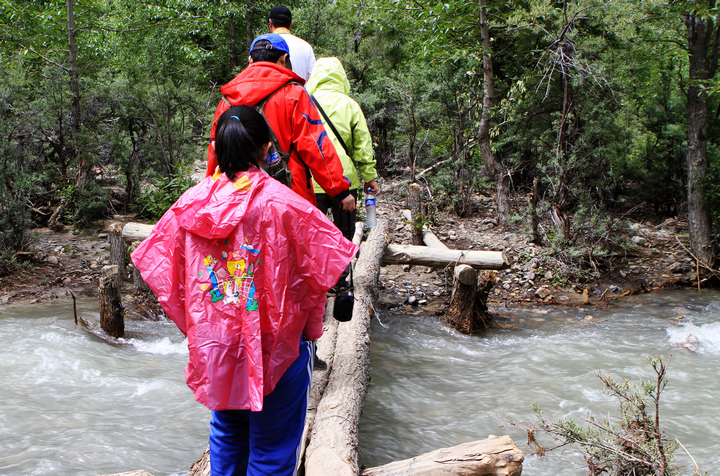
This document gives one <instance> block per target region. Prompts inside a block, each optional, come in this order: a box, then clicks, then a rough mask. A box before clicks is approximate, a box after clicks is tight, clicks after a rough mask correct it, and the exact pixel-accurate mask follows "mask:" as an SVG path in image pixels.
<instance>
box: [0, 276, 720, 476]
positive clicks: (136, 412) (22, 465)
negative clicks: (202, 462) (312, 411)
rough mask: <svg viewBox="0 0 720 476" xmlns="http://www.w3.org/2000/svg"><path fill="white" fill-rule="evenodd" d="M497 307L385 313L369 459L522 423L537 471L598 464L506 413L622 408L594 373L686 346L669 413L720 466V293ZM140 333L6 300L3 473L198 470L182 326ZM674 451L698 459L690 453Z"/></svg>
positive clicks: (635, 366) (92, 310) (569, 471)
mask: <svg viewBox="0 0 720 476" xmlns="http://www.w3.org/2000/svg"><path fill="white" fill-rule="evenodd" d="M79 314H80V315H81V316H82V317H84V318H85V319H88V320H97V319H98V313H97V303H96V302H93V301H90V300H86V301H82V302H80V306H79ZM589 314H592V316H593V318H592V319H588V315H589ZM496 316H497V322H498V323H500V324H503V325H505V326H506V327H505V328H503V329H498V330H493V331H491V332H488V333H486V334H484V335H479V336H465V335H461V334H458V333H457V332H455V331H453V330H451V329H448V328H447V327H446V326H445V325H444V324H443V323H442V321H441V320H438V319H437V318H435V317H423V318H418V317H410V316H407V315H404V316H403V315H401V314H396V315H391V314H385V313H383V314H382V315H381V320H382V323H383V324H384V326H386V327H383V325H380V324H379V323H378V321H374V322H373V324H372V332H371V337H372V347H371V365H372V368H371V375H372V380H373V385H372V387H371V388H370V392H369V394H368V397H367V401H366V403H365V408H364V412H363V417H362V419H361V421H360V431H361V435H360V449H361V462H362V463H363V464H365V465H367V466H376V465H380V464H384V463H388V462H390V461H394V460H398V459H404V458H409V457H412V456H416V455H419V454H421V453H424V452H427V451H431V450H434V449H437V448H441V447H447V446H453V445H456V444H460V443H463V442H466V441H472V440H477V439H484V438H486V437H487V436H488V435H491V434H496V435H501V434H510V435H511V436H512V437H513V439H514V440H515V442H516V443H517V444H518V446H519V447H520V448H521V449H523V450H524V451H525V452H526V460H525V463H524V466H523V467H524V470H523V474H524V475H526V476H527V475H530V476H533V475H534V476H560V475H573V476H574V475H583V476H584V475H586V474H587V469H586V468H585V467H584V466H583V459H582V457H581V455H580V454H579V453H577V452H575V451H573V450H567V449H566V450H564V451H562V452H551V453H550V454H549V456H547V457H545V458H543V459H538V458H537V457H534V456H530V455H529V451H528V448H527V447H526V446H525V440H526V438H525V434H524V432H522V431H521V430H518V429H514V428H501V427H500V425H501V424H502V423H503V421H504V419H507V420H522V419H527V418H528V417H529V416H530V415H531V411H530V408H529V407H530V404H531V402H537V403H538V404H539V405H540V407H541V408H542V409H543V410H544V412H545V415H546V416H547V417H548V418H550V419H558V418H561V417H582V416H584V415H586V413H587V412H588V411H591V412H593V414H595V415H598V416H600V415H603V414H604V415H610V416H611V417H612V416H614V415H615V413H616V408H617V403H616V401H615V400H614V399H612V398H610V397H608V396H607V395H605V394H604V393H603V392H602V386H601V384H600V381H599V380H598V379H597V377H595V376H594V375H593V373H594V372H595V371H601V372H603V373H608V374H611V375H613V376H615V377H617V378H630V379H633V380H637V379H638V378H640V377H642V378H651V377H653V372H652V369H651V368H650V366H649V365H648V364H647V362H646V357H647V356H660V355H662V356H664V357H665V360H667V358H668V357H669V356H670V355H671V354H672V360H671V362H670V369H669V384H668V386H667V388H666V390H665V393H664V394H663V397H662V398H663V400H662V407H661V424H662V425H663V427H664V429H665V431H666V434H667V435H670V436H672V437H674V438H678V439H679V440H680V441H681V442H682V443H683V444H684V445H685V446H686V447H687V448H688V450H689V451H690V452H691V453H692V455H693V457H694V458H695V459H696V460H697V462H698V463H699V464H700V465H701V467H702V469H703V470H706V471H708V474H716V473H717V469H716V468H720V412H718V392H720V293H717V292H711V291H703V292H702V293H700V294H698V293H697V292H696V291H692V290H690V291H682V292H661V293H653V294H650V295H644V296H639V297H637V298H627V299H626V300H624V301H623V303H622V305H621V306H618V307H615V308H610V309H607V310H602V311H600V310H597V309H594V308H572V307H550V308H549V307H537V308H531V309H520V310H512V311H511V312H501V311H497V312H496ZM681 316H682V319H678V318H679V317H681ZM126 329H127V331H128V332H129V333H130V335H131V336H132V338H130V339H128V343H129V344H130V345H128V346H125V347H112V346H110V345H108V344H105V343H102V342H98V341H97V340H95V339H93V338H91V337H90V336H88V335H87V334H86V333H84V332H82V331H78V330H76V329H75V325H74V322H73V312H72V302H67V301H65V302H55V303H53V304H42V305H40V304H32V305H10V306H4V307H0V343H1V344H2V345H0V362H2V364H1V365H0V386H1V387H2V390H1V391H0V474H2V475H11V476H15V475H47V474H58V475H96V474H101V473H114V472H121V471H128V470H131V469H146V470H148V471H150V472H151V473H153V474H154V475H155V476H163V475H171V474H172V475H179V474H187V471H188V468H189V466H190V465H191V464H192V463H193V462H194V461H195V460H196V459H197V458H198V457H199V456H200V453H201V452H202V450H203V449H204V448H205V445H206V444H207V434H208V421H209V412H208V411H207V410H206V409H205V408H204V407H203V406H201V405H200V404H198V403H196V402H195V401H194V400H193V397H192V393H191V392H190V390H189V389H188V388H187V387H186V385H185V382H184V375H183V368H184V366H185V363H186V361H187V347H186V344H185V342H184V340H183V336H182V335H181V334H180V332H179V331H178V330H177V328H176V327H175V326H174V324H172V323H171V322H167V321H166V322H137V321H126ZM676 454H677V460H676V461H677V462H678V463H680V464H684V465H686V466H690V465H691V461H690V459H689V458H688V457H687V456H685V455H684V452H683V450H682V449H678V451H677V452H676ZM684 474H691V471H690V470H687V471H685V472H684Z"/></svg>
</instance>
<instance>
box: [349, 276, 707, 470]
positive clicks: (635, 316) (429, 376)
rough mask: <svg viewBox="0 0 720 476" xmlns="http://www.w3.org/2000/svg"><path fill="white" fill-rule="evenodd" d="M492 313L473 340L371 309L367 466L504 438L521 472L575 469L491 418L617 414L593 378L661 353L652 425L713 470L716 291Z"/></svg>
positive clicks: (622, 374)
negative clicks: (661, 377) (604, 305)
mask: <svg viewBox="0 0 720 476" xmlns="http://www.w3.org/2000/svg"><path fill="white" fill-rule="evenodd" d="M496 315H497V316H498V322H499V323H501V324H506V325H508V326H507V328H504V329H498V330H493V331H490V332H487V333H485V334H483V335H479V336H466V335H462V334H459V333H457V332H455V331H453V330H451V329H449V328H447V327H446V326H445V325H444V324H443V323H442V322H441V321H439V320H438V319H436V318H430V317H423V318H413V317H407V316H401V315H392V314H389V315H385V316H384V319H383V317H382V316H381V320H382V324H384V325H381V324H380V323H378V321H377V320H375V321H374V322H373V324H372V330H371V336H372V345H371V377H372V386H371V387H370V391H369V393H368V396H367V400H366V402H365V407H364V411H363V416H362V418H361V420H360V450H361V463H363V464H365V465H366V466H368V467H371V466H377V465H381V464H386V463H389V462H391V461H395V460H399V459H406V458H410V457H413V456H417V455H420V454H422V453H425V452H428V451H432V450H434V449H437V448H442V447H449V446H454V445H457V444H460V443H464V442H467V441H473V440H478V439H485V438H487V437H488V436H489V435H491V434H495V435H503V434H509V435H511V436H512V437H513V440H514V441H515V442H516V443H517V444H518V446H519V447H520V449H522V450H523V451H524V452H525V453H526V458H525V462H524V464H523V475H525V476H548V475H552V476H556V475H557V476H560V475H586V474H587V466H585V465H584V460H583V458H582V455H581V454H580V453H578V452H577V451H575V450H572V449H564V450H557V451H555V452H550V453H549V454H548V455H547V456H545V457H544V458H538V457H536V456H532V455H531V449H530V448H529V447H527V446H526V439H527V438H526V435H525V433H524V431H522V430H519V429H517V428H506V427H501V425H503V423H504V422H505V421H506V420H513V421H521V420H528V419H529V418H530V417H531V415H532V411H531V410H530V405H531V403H532V402H537V404H538V405H539V406H540V408H541V409H542V410H543V411H544V414H545V416H546V417H547V418H548V419H551V420H557V419H560V418H563V417H570V418H576V419H577V418H578V417H579V418H582V417H585V416H586V415H587V413H588V412H591V413H592V414H593V415H595V416H597V417H603V416H605V417H608V416H609V417H610V418H611V420H613V421H616V420H615V419H614V417H615V416H616V415H617V409H618V405H617V400H616V399H614V398H612V397H610V396H608V395H606V394H605V393H603V391H602V384H601V382H600V380H599V379H598V378H597V377H596V376H595V375H594V373H595V372H598V371H599V372H601V373H603V374H609V375H611V376H612V377H615V378H616V379H622V378H628V379H631V380H633V381H635V382H637V383H639V380H640V379H648V378H651V379H654V378H655V374H654V371H653V370H652V368H651V367H650V365H649V363H648V362H647V360H646V359H647V357H649V356H652V357H657V356H663V357H664V360H665V361H666V362H667V360H668V358H670V356H671V355H672V359H671V361H670V365H669V372H668V378H669V383H668V385H667V387H666V389H665V391H664V393H663V394H662V397H661V409H660V424H661V427H662V428H664V430H665V432H666V435H667V436H671V437H673V438H677V439H679V440H680V441H681V442H682V444H683V445H684V446H685V447H686V448H687V449H688V451H689V452H690V453H691V454H692V456H693V457H694V458H695V460H696V461H697V463H698V464H699V465H700V467H701V469H702V470H704V471H708V474H718V471H719V470H718V468H720V412H719V411H718V409H719V408H718V402H719V401H720V397H719V396H718V393H720V293H718V292H714V291H703V292H702V293H698V292H697V291H692V290H685V291H672V292H658V293H653V294H650V295H643V296H638V297H633V298H627V299H626V300H624V301H623V302H622V304H621V305H620V306H617V307H613V308H608V309H606V310H599V309H593V308H572V307H555V308H548V307H537V308H531V309H521V310H513V311H512V313H507V312H499V311H498V312H497V314H496ZM590 315H591V316H592V317H589V316H590ZM511 324H517V325H516V326H513V325H511ZM577 421H580V420H579V419H578V420H577ZM545 442H546V443H549V442H550V440H546V441H545ZM548 446H549V445H548ZM675 454H676V460H675V463H676V464H680V465H685V468H684V469H683V470H682V474H688V475H689V474H692V461H691V459H690V458H689V457H688V456H687V455H686V454H685V452H684V451H683V450H682V448H679V449H678V450H677V451H676V453H675Z"/></svg>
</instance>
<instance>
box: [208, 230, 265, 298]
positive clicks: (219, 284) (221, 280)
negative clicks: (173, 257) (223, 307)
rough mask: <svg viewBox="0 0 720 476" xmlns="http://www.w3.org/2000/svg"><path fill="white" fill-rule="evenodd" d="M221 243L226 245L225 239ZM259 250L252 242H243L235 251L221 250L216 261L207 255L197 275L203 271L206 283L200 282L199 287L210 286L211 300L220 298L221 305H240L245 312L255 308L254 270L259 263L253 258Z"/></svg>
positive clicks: (255, 257)
mask: <svg viewBox="0 0 720 476" xmlns="http://www.w3.org/2000/svg"><path fill="white" fill-rule="evenodd" d="M225 245H226V246H227V245H230V242H229V241H227V240H226V241H225ZM259 253H260V250H257V249H255V248H253V246H252V245H250V244H244V245H240V249H237V250H232V251H228V250H222V251H221V253H220V255H221V258H220V260H217V259H216V258H215V257H214V256H213V255H212V254H209V255H207V256H206V257H205V258H204V259H203V267H202V269H201V270H200V271H199V272H198V276H201V277H202V276H203V275H204V274H205V273H207V279H208V280H209V281H210V284H201V285H200V289H202V290H203V291H206V290H208V288H209V289H210V292H209V295H210V300H211V301H212V302H218V301H220V300H221V299H222V302H223V303H224V304H229V305H235V306H243V305H244V306H245V309H246V310H247V311H256V310H257V309H258V301H257V299H256V297H255V270H256V268H257V266H258V265H259V264H260V263H262V261H261V260H259V259H257V255H258V254H259ZM253 259H255V261H253Z"/></svg>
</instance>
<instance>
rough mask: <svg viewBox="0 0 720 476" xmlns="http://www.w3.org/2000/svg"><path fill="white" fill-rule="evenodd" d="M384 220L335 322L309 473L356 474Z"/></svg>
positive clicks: (372, 234)
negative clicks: (347, 308)
mask: <svg viewBox="0 0 720 476" xmlns="http://www.w3.org/2000/svg"><path fill="white" fill-rule="evenodd" d="M386 230H387V221H386V220H378V225H377V226H376V227H375V228H373V229H372V231H371V232H370V235H369V236H368V239H367V241H366V242H365V243H364V244H363V245H362V247H361V249H360V257H359V258H358V261H357V263H356V265H355V275H354V284H355V306H354V308H353V317H352V319H351V320H350V321H349V322H343V323H341V324H339V325H338V341H337V342H338V343H337V345H336V347H335V355H334V358H333V368H332V373H331V375H330V381H329V382H328V386H327V389H326V390H325V393H324V395H323V397H322V400H321V401H320V405H319V406H318V410H317V415H316V417H315V423H314V425H313V429H312V433H311V436H310V444H309V445H308V447H307V450H306V455H305V474H307V475H308V476H345V475H347V476H350V475H353V476H354V475H357V474H358V473H359V466H358V451H357V446H358V422H359V420H360V413H361V412H362V406H363V403H364V401H365V395H366V394H367V389H368V386H369V384H370V348H369V347H370V338H369V335H368V334H369V326H370V317H371V309H372V303H373V302H374V301H375V299H376V298H377V283H378V278H379V275H380V262H381V258H382V256H383V251H384V249H385V247H386V246H387V238H386Z"/></svg>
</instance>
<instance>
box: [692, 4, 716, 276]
mask: <svg viewBox="0 0 720 476" xmlns="http://www.w3.org/2000/svg"><path fill="white" fill-rule="evenodd" d="M710 3H712V4H713V5H714V3H715V2H714V1H713V2H710ZM685 25H686V26H687V30H688V51H689V53H690V56H689V74H690V81H689V82H690V86H689V87H688V92H687V99H688V101H687V115H688V132H687V142H688V146H687V179H688V190H687V198H688V225H689V229H690V247H691V249H692V251H693V253H694V255H695V257H696V258H697V259H698V260H699V261H701V262H702V263H703V264H705V265H708V266H712V264H713V250H712V242H711V239H710V232H711V220H710V211H709V209H708V206H707V204H706V202H705V198H704V197H703V185H702V184H703V182H704V180H705V177H706V176H707V172H708V163H707V126H708V107H707V101H708V97H707V86H708V82H709V80H710V79H711V78H712V77H713V76H714V73H715V71H716V70H717V60H716V55H717V47H718V45H717V38H716V39H715V41H713V39H712V36H713V30H714V29H716V28H718V27H720V25H718V26H715V27H714V26H713V21H712V19H710V18H708V17H704V16H702V15H700V14H698V13H697V12H693V13H690V14H688V15H686V16H685ZM708 53H710V54H711V57H712V58H713V61H712V62H711V61H710V60H709V59H708Z"/></svg>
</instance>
